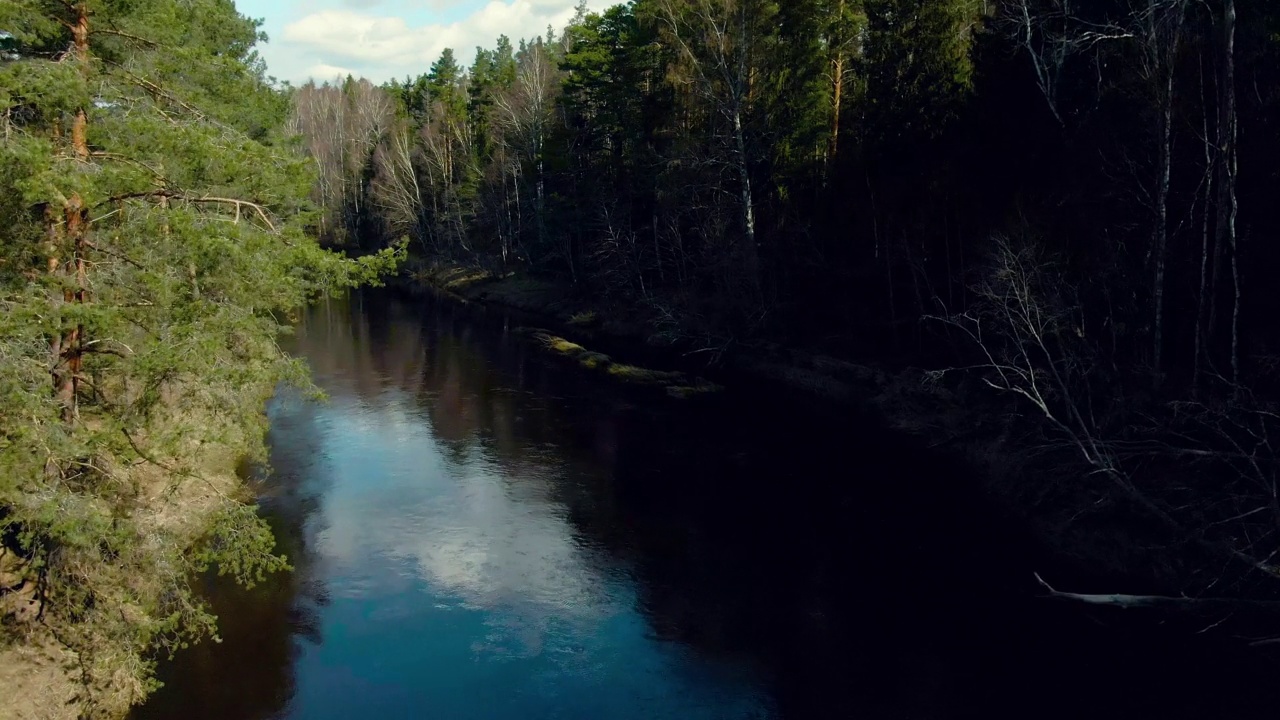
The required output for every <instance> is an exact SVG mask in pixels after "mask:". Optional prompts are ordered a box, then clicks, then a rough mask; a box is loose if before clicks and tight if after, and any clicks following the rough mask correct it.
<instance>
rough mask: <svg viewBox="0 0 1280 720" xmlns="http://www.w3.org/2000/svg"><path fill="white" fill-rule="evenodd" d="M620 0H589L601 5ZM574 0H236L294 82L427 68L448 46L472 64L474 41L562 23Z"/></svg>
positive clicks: (489, 42)
mask: <svg viewBox="0 0 1280 720" xmlns="http://www.w3.org/2000/svg"><path fill="white" fill-rule="evenodd" d="M617 1H618V0H588V1H587V6H588V7H589V8H591V9H593V10H602V9H604V8H606V7H608V6H609V5H611V4H613V3H614V2H617ZM576 4H577V0H236V5H237V7H239V9H240V12H241V13H243V14H245V15H248V16H249V17H254V18H262V19H263V20H265V21H266V23H265V25H264V27H263V29H264V30H265V31H266V32H267V34H268V35H269V36H270V37H271V41H270V42H269V43H268V44H266V45H265V46H263V47H262V48H261V52H262V56H263V57H264V58H265V59H266V61H267V67H268V72H270V74H272V75H275V76H276V77H278V78H280V79H281V80H290V81H292V82H295V83H298V82H303V81H305V80H307V79H308V78H314V79H316V80H330V79H333V78H335V77H338V76H342V75H346V74H348V73H350V74H352V75H355V76H357V77H361V76H362V77H367V78H369V79H370V80H373V81H374V82H382V81H384V80H388V79H390V78H392V77H404V76H406V75H417V74H419V73H421V72H425V71H426V70H427V68H428V66H430V64H431V62H432V61H433V60H435V59H436V58H437V57H439V56H440V52H441V51H442V50H444V48H446V47H451V48H453V49H454V51H455V52H457V53H458V56H459V58H461V59H462V60H463V61H464V62H466V63H468V64H470V62H471V59H472V58H473V57H474V54H475V48H476V46H477V45H480V46H483V47H492V46H493V42H494V40H495V39H496V38H497V37H498V35H503V34H505V35H507V36H509V37H511V38H512V40H513V41H515V40H517V39H519V38H527V37H532V36H534V35H540V34H542V33H543V32H545V31H546V28H547V25H548V24H550V25H551V26H552V27H555V28H556V29H557V31H558V30H559V29H560V28H562V27H563V26H564V25H565V23H566V22H568V20H569V18H570V17H571V16H572V15H573V11H574V6H575V5H576Z"/></svg>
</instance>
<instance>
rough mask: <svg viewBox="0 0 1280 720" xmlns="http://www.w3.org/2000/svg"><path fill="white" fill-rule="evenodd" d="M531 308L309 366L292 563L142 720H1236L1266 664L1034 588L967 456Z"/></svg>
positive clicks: (279, 417) (278, 457)
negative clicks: (610, 369) (549, 324)
mask: <svg viewBox="0 0 1280 720" xmlns="http://www.w3.org/2000/svg"><path fill="white" fill-rule="evenodd" d="M518 322H519V321H518V320H514V319H512V318H510V317H507V316H505V315H503V314H501V313H494V312H488V313H484V312H477V311H475V310H467V309H463V308H459V307H457V306H454V305H452V304H450V303H447V302H438V301H434V300H429V299H421V298H418V299H408V298H401V297H396V296H393V295H391V294H388V293H375V292H369V293H364V294H358V295H355V296H353V297H352V298H351V299H350V300H348V301H335V302H330V303H326V304H324V305H321V306H319V307H316V308H314V309H313V310H312V311H311V312H309V313H308V314H307V315H306V317H305V318H304V319H303V321H302V322H301V324H300V326H299V328H298V334H297V336H296V337H295V338H293V339H292V340H291V343H290V349H291V350H292V351H293V352H295V353H297V354H298V355H300V356H301V357H303V358H305V359H306V360H307V362H308V363H309V364H310V365H311V367H312V369H313V372H314V375H315V378H316V381H317V383H318V384H319V385H320V386H321V387H322V388H323V389H324V390H325V392H326V393H327V394H328V400H327V402H323V403H321V402H315V401H312V400H307V399H304V398H302V397H299V396H297V395H296V394H294V393H288V392H285V393H282V394H281V396H280V397H278V398H277V399H276V400H275V401H274V402H273V404H272V405H271V410H270V413H271V434H270V444H271V448H272V453H271V468H272V469H271V473H270V474H269V476H267V477H266V478H265V479H264V480H263V481H262V485H261V491H262V504H263V507H264V511H265V512H266V513H267V514H268V517H269V518H270V519H271V520H272V522H273V523H274V525H275V526H276V530H277V535H278V536H279V537H280V540H281V545H282V549H283V550H284V551H285V552H287V553H288V554H289V556H290V558H291V561H292V563H293V564H294V565H295V567H296V571H295V572H294V573H291V574H288V575H282V576H279V577H277V578H274V579H273V580H272V581H271V582H269V583H267V584H266V585H265V586H263V587H259V588H257V589H255V590H253V591H251V592H245V591H241V590H237V589H234V588H228V587H225V586H224V585H222V584H220V583H212V584H211V585H210V587H209V593H210V597H211V600H212V602H213V605H214V608H215V610H216V611H217V612H218V613H219V615H220V617H221V621H222V623H221V624H222V627H223V635H224V637H225V642H223V643H222V644H219V645H214V644H208V643H206V644H204V645H202V646H199V647H198V648H195V649H193V650H192V651H190V652H187V653H185V654H183V655H182V656H180V657H179V658H178V659H177V661H176V662H173V663H171V664H167V665H165V666H164V667H163V668H162V678H163V679H164V680H165V681H166V683H167V686H166V688H165V689H164V690H162V691H161V692H160V693H159V694H158V695H157V696H156V697H155V698H154V699H153V700H152V701H151V702H150V703H149V704H148V705H147V706H146V707H144V708H142V709H141V710H140V711H139V712H138V713H137V715H138V717H139V718H210V719H212V718H217V719H218V720H260V719H265V718H291V719H297V720H327V719H330V718H445V719H450V720H452V719H458V720H470V719H476V720H480V719H492V720H508V719H510V720H516V719H517V718H519V719H527V720H540V719H548V720H550V719H552V718H555V719H560V718H564V719H581V720H632V719H634V720H649V719H660V718H681V719H689V720H703V719H706V720H712V719H716V720H719V719H724V720H739V719H741V720H747V719H766V718H768V719H772V718H846V717H847V718H854V717H857V718H952V717H954V718H968V717H982V716H995V717H1082V716H1085V717H1088V716H1091V717H1099V716H1101V717H1134V716H1136V717H1243V716H1245V715H1250V716H1252V715H1253V714H1254V713H1255V712H1256V714H1257V715H1258V716H1263V715H1262V713H1263V712H1265V711H1266V710H1275V709H1276V708H1277V707H1280V706H1278V705H1275V704H1272V703H1271V702H1270V701H1269V700H1265V701H1264V700H1260V699H1259V695H1260V691H1261V688H1264V687H1265V686H1266V680H1265V678H1267V677H1270V675H1269V673H1271V672H1273V671H1274V670H1275V669H1276V668H1275V666H1274V664H1273V663H1272V661H1271V660H1270V659H1269V658H1267V657H1265V656H1261V655H1258V656H1252V655H1250V656H1247V657H1246V656H1242V655H1241V654H1240V653H1239V652H1238V651H1228V650H1224V649H1223V648H1222V647H1221V646H1220V645H1217V644H1213V643H1209V642H1208V641H1204V642H1202V641H1199V640H1196V639H1188V638H1187V636H1186V635H1185V634H1175V633H1161V632H1159V631H1158V630H1153V629H1152V628H1150V627H1148V626H1147V625H1140V626H1136V627H1135V625H1134V623H1131V622H1128V621H1125V620H1124V619H1122V618H1118V617H1117V615H1115V614H1107V613H1105V612H1103V613H1086V612H1082V611H1080V610H1079V609H1076V608H1065V607H1062V606H1061V605H1060V604H1057V603H1052V602H1048V601H1044V600H1042V599H1039V598H1037V597H1036V592H1035V590H1036V588H1035V585H1034V583H1033V582H1032V581H1031V578H1030V571H1031V570H1032V569H1033V568H1038V567H1041V566H1038V565H1037V563H1038V562H1040V560H1039V557H1038V555H1037V553H1036V551H1035V549H1034V547H1032V546H1031V545H1030V544H1028V543H1027V542H1026V538H1025V537H1024V536H1022V535H1019V534H1018V533H1016V532H1014V531H1013V530H1010V529H1008V527H1009V525H1008V523H1007V522H1005V521H1004V520H1001V519H1000V518H999V517H998V516H997V515H996V514H995V513H993V512H992V511H991V510H990V509H989V508H988V507H987V506H986V503H985V501H984V500H983V499H982V498H981V497H980V494H979V493H978V492H977V491H976V490H975V488H976V484H975V483H972V482H971V480H970V479H968V478H967V477H966V476H965V475H964V474H963V473H962V472H960V471H959V470H958V469H957V468H956V467H955V464H954V463H953V462H951V461H948V460H945V459H943V458H939V457H937V456H934V455H932V454H930V453H928V452H926V451H922V450H921V448H920V447H919V446H917V445H914V444H912V443H909V442H906V441H904V440H903V439H901V438H896V437H894V436H893V435H891V434H889V433H886V432H883V431H880V430H877V429H876V428H875V427H874V425H873V424H872V423H869V422H868V421H867V420H865V419H862V418H859V417H857V416H856V415H854V414H852V413H851V412H849V411H840V410H834V409H831V408H823V407H820V406H818V405H814V404H809V403H804V402H799V401H792V400H787V399H785V398H783V397H779V396H774V395H770V394H767V393H762V392H757V391H755V390H754V389H750V388H741V387H739V388H738V389H737V390H736V391H731V392H729V393H727V394H725V395H724V396H721V397H716V398H706V399H701V400H699V401H697V402H692V403H691V402H686V401H678V400H673V399H670V398H666V397H665V396H663V395H661V394H659V393H655V392H652V391H649V390H646V389H638V388H627V387H621V386H617V385H612V384H609V383H608V382H606V381H604V380H602V379H600V378H597V377H594V376H584V375H582V374H581V373H580V372H579V371H578V370H576V369H575V368H571V367H565V366H563V365H561V364H559V363H558V362H557V361H556V359H554V358H548V357H547V356H545V355H544V354H543V353H542V352H541V351H539V350H538V349H537V348H536V347H534V346H533V345H531V344H530V343H529V342H527V341H526V340H525V339H523V336H521V335H520V334H518V333H516V332H514V329H515V325H517V324H518Z"/></svg>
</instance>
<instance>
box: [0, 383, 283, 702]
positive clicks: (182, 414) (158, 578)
mask: <svg viewBox="0 0 1280 720" xmlns="http://www.w3.org/2000/svg"><path fill="white" fill-rule="evenodd" d="M259 394H261V393H259ZM178 405H180V403H177V402H174V403H172V404H171V405H170V409H169V410H168V411H166V415H167V417H166V418H165V422H164V425H165V426H167V427H168V428H172V429H173V430H174V431H175V432H179V433H180V432H182V430H181V429H182V428H190V427H193V426H199V427H202V428H204V431H203V432H201V433H198V434H197V433H189V434H188V436H189V438H190V439H188V440H187V441H185V442H183V443H182V444H181V445H179V446H177V447H176V448H174V452H170V453H168V454H167V455H166V456H165V457H162V458H160V457H154V456H150V455H148V459H146V460H143V459H141V458H140V457H138V456H139V455H141V454H142V453H143V452H145V451H143V450H141V448H145V447H146V446H147V445H148V444H149V441H150V440H151V438H147V437H145V436H140V435H135V436H134V437H133V438H131V440H130V442H131V443H133V444H135V445H136V447H137V448H139V450H138V451H137V452H136V453H135V454H134V456H133V459H132V460H129V459H127V458H128V457H129V455H128V454H127V453H123V452H122V453H121V454H120V456H119V457H117V458H114V459H113V458H108V457H105V456H102V457H98V458H97V459H96V462H98V463H104V464H110V465H111V466H112V476H111V479H112V482H113V483H115V484H116V485H117V486H118V488H117V493H118V494H117V496H115V497H114V498H113V499H114V500H115V503H114V504H111V505H110V506H109V504H108V502H106V501H105V500H104V499H100V498H96V499H86V500H85V502H86V503H87V504H88V505H89V507H82V508H74V509H68V514H70V513H78V514H83V515H85V516H91V515H92V516H97V517H100V518H102V519H103V521H104V522H105V521H110V518H112V517H114V516H116V514H118V513H121V512H124V513H127V518H128V524H127V526H125V525H124V523H118V524H117V529H116V532H117V535H116V536H115V537H112V538H111V539H110V540H109V541H108V540H104V541H103V543H104V545H103V546H102V547H101V549H100V550H99V552H98V554H97V555H96V556H95V557H88V556H86V555H85V554H84V552H83V551H82V550H80V549H78V548H63V549H60V552H61V553H63V555H64V556H63V557H60V558H59V560H58V562H60V563H61V564H63V565H71V566H72V568H73V569H71V570H63V572H64V573H69V574H73V575H74V576H75V577H77V578H78V580H79V582H80V583H81V585H82V586H81V587H77V588H57V587H42V584H44V583H45V582H46V580H45V577H46V575H45V573H43V572H42V571H41V569H40V568H36V567H33V563H32V562H30V559H29V558H28V559H23V558H19V557H17V556H16V555H15V554H14V553H13V552H11V551H8V550H4V551H0V584H3V586H4V587H5V588H7V589H9V590H10V592H7V593H5V594H4V595H0V617H3V618H4V621H5V622H4V628H3V633H4V635H3V636H0V640H3V642H2V643H0V687H6V688H11V689H14V690H20V691H16V692H12V693H9V695H8V696H7V697H6V698H5V700H4V701H3V703H0V717H5V718H14V720H78V719H82V718H94V719H96V718H103V719H107V720H115V719H117V718H124V717H126V716H127V715H128V713H129V712H130V709H131V708H132V707H133V706H135V705H137V704H139V703H141V702H142V701H143V700H145V699H146V698H147V697H148V696H149V695H150V694H151V692H152V691H153V690H154V689H155V688H156V683H155V680H154V670H155V664H156V662H157V661H158V660H163V659H165V658H167V657H168V656H169V653H170V652H173V651H177V650H180V649H182V648H185V647H186V646H187V645H188V644H190V643H195V642H213V641H215V639H216V637H217V635H216V630H215V628H214V627H213V622H214V620H215V618H213V617H212V616H210V615H208V614H207V613H206V612H205V611H204V608H203V605H202V602H201V601H200V600H199V598H198V591H197V590H195V588H194V587H193V584H194V583H195V582H197V581H198V578H199V577H200V575H201V574H202V573H203V572H204V570H203V569H202V568H203V567H204V566H205V565H206V563H208V562H210V561H211V560H212V561H213V562H215V563H216V562H217V556H219V555H220V553H221V552H222V551H223V550H224V549H226V548H224V547H223V545H226V543H224V542H223V541H222V540H220V539H219V537H220V533H221V532H223V531H225V530H226V529H228V528H229V527H230V526H229V525H226V524H223V523H224V521H226V520H227V519H228V518H229V517H233V516H235V515H236V514H237V512H236V511H237V510H240V509H243V508H247V507H248V504H249V503H252V501H253V497H254V494H253V491H252V489H251V488H249V487H248V486H247V485H246V483H245V482H244V480H242V479H241V477H240V475H239V473H238V469H239V465H240V464H241V462H242V459H243V457H244V452H245V449H246V448H249V447H251V446H252V445H253V444H254V443H255V438H254V437H253V433H255V432H257V429H256V428H244V427H237V426H234V425H231V424H229V423H227V422H225V421H223V420H221V419H219V418H216V417H214V416H211V415H206V414H204V413H195V412H192V411H190V410H175V409H173V408H175V407H177V406H178ZM215 436H216V437H218V438H219V441H217V442H205V441H201V440H200V439H199V438H200V437H204V438H208V437H215ZM258 442H260V441H258ZM241 530H247V531H248V532H252V530H253V527H252V526H239V527H237V528H235V531H237V532H238V531H241ZM107 542H111V543H113V544H114V546H115V547H114V548H108V547H107V546H106V545H105V543H107ZM260 549H261V548H260V547H255V546H253V544H252V543H246V546H245V547H244V548H243V550H244V551H246V552H247V553H253V552H257V551H259V550H260ZM232 552H238V551H236V550H233V551H232ZM224 559H228V558H224ZM24 560H25V561H24ZM228 560H229V559H228ZM234 562H235V561H234V560H229V564H228V566H227V567H223V568H219V570H220V571H221V570H229V571H231V573H232V574H236V573H237V569H236V568H235V567H232V566H231V563H234ZM249 562H251V563H253V562H254V561H252V560H250V561H249ZM46 605H47V606H46ZM69 606H71V607H69Z"/></svg>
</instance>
